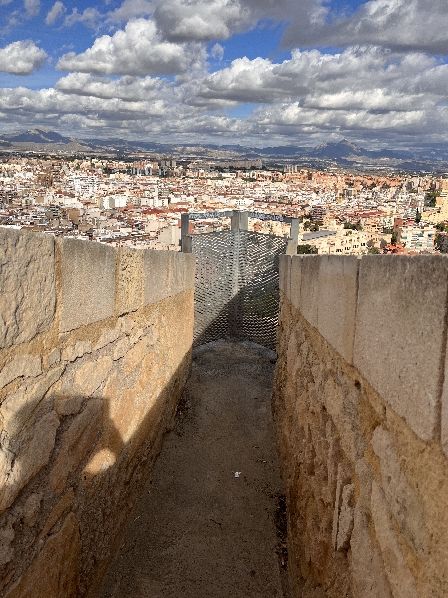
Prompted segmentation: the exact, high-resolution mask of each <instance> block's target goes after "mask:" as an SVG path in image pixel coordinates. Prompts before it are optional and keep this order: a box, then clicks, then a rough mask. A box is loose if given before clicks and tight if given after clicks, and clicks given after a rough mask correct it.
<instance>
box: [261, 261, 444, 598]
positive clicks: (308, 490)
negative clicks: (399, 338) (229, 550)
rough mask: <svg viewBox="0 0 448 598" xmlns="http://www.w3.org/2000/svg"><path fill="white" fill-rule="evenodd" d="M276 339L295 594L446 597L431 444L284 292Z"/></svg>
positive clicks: (276, 401)
mask: <svg viewBox="0 0 448 598" xmlns="http://www.w3.org/2000/svg"><path fill="white" fill-rule="evenodd" d="M304 259H306V258H304ZM278 339H279V343H278V348H277V353H278V360H277V365H276V377H275V383H274V394H273V406H274V414H275V421H276V425H277V433H278V443H279V447H280V454H281V461H282V468H283V478H284V479H285V482H286V492H287V507H288V549H289V570H290V577H291V586H292V595H293V596H300V597H301V598H314V597H315V596H325V598H329V597H331V598H341V597H351V596H353V598H391V597H392V596H393V597H394V598H396V597H397V596H398V597H403V598H404V596H409V597H411V598H412V597H413V596H419V597H420V596H425V597H426V596H428V597H429V596H431V597H432V596H434V597H436V596H437V597H439V596H448V536H447V534H446V529H447V526H448V462H447V460H446V456H445V455H444V454H443V451H442V450H441V447H440V445H439V443H437V442H425V441H423V440H422V439H421V438H419V437H418V436H417V435H416V434H415V433H414V431H413V430H412V428H411V427H410V426H409V425H408V424H407V422H406V420H405V418H404V417H400V416H399V415H398V414H397V413H396V411H395V410H393V409H391V408H389V407H388V403H387V397H384V398H383V397H381V396H380V395H379V394H378V393H377V392H376V391H375V389H373V388H372V386H371V385H370V384H368V382H367V381H366V380H365V378H364V377H363V376H362V373H361V372H359V371H358V370H357V369H355V368H354V367H353V366H352V365H350V364H349V363H347V360H346V359H344V358H343V357H342V355H340V353H339V352H337V351H336V350H335V349H334V347H332V346H331V345H330V344H329V343H328V342H326V340H325V339H324V338H323V336H322V335H321V334H320V333H319V331H318V330H316V328H314V327H313V326H311V325H310V324H309V322H308V321H307V320H306V319H305V318H304V317H303V315H302V314H301V312H300V310H298V309H296V308H295V307H294V306H293V305H292V303H291V302H289V301H288V300H287V299H286V298H283V303H282V311H281V316H280V324H279V334H278ZM377 358H378V359H379V361H380V362H381V356H380V355H378V354H377ZM410 399H412V394H411V395H410Z"/></svg>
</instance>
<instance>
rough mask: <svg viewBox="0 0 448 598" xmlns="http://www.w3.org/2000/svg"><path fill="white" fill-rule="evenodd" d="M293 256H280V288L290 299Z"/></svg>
mask: <svg viewBox="0 0 448 598" xmlns="http://www.w3.org/2000/svg"><path fill="white" fill-rule="evenodd" d="M290 277H291V256H289V255H281V256H279V286H280V290H281V291H283V292H284V294H285V296H286V297H287V298H288V299H289V297H290Z"/></svg>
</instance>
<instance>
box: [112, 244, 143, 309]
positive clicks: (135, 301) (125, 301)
mask: <svg viewBox="0 0 448 598" xmlns="http://www.w3.org/2000/svg"><path fill="white" fill-rule="evenodd" d="M143 255H144V252H143V251H141V250H136V249H131V248H128V247H121V248H120V249H119V251H118V285H117V298H116V311H117V315H120V316H121V315H123V314H126V313H129V312H132V311H136V310H137V309H139V308H140V307H142V306H143Z"/></svg>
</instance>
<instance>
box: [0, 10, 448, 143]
mask: <svg viewBox="0 0 448 598" xmlns="http://www.w3.org/2000/svg"><path fill="white" fill-rule="evenodd" d="M447 24H448V18H447V16H446V12H445V9H444V6H443V3H442V1H441V0H436V1H434V2H429V1H428V0H411V1H408V2H404V1H403V0H370V1H369V2H361V1H359V0H350V1H348V2H343V1H340V0H337V1H336V0H333V1H330V2H328V1H324V0H306V1H304V2H300V4H299V3H296V2H293V1H292V0H279V1H278V2H275V3H274V2H272V1H270V0H263V1H258V2H255V1H254V0H213V1H211V2H205V1H204V0H195V1H187V0H169V1H168V2H167V1H164V2H163V3H162V2H161V1H159V0H152V1H151V0H124V1H118V0H115V1H113V0H108V1H96V2H94V1H89V0H83V1H82V2H77V3H76V6H73V3H71V4H70V6H69V5H68V3H65V4H64V3H63V2H61V1H56V2H54V1H46V0H42V1H39V0H24V1H23V2H22V0H20V1H19V0H0V81H1V84H0V86H1V87H0V119H1V121H0V122H1V129H2V131H3V132H7V131H13V130H17V129H25V128H30V127H36V126H41V127H47V128H56V129H57V130H59V131H61V132H64V133H69V134H77V135H78V136H81V137H82V136H85V137H89V136H97V137H111V136H114V135H117V136H120V137H123V138H129V139H137V138H138V139H142V138H143V139H147V140H149V141H159V142H160V141H166V142H179V143H182V142H220V143H223V144H224V143H250V144H252V145H255V146H260V147H263V146H268V145H273V144H276V145H277V144H278V145H288V144H298V145H315V144H318V143H320V142H323V141H327V140H337V139H340V138H341V137H345V138H347V139H349V140H352V141H355V142H361V141H363V142H364V143H366V144H370V145H372V146H373V147H375V146H391V147H392V146H393V147H402V148H405V147H409V146H411V145H415V144H416V143H418V142H419V141H420V142H435V143H436V142H439V141H443V140H444V139H445V136H446V130H447V125H448V107H447V105H446V87H447V84H448V64H447V55H448V33H447V31H448V29H447V27H446V25H447Z"/></svg>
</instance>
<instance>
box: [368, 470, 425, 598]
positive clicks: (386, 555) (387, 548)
mask: <svg viewBox="0 0 448 598" xmlns="http://www.w3.org/2000/svg"><path fill="white" fill-rule="evenodd" d="M372 517H373V521H374V524H375V532H376V537H377V538H378V542H379V545H380V548H381V552H382V555H383V561H384V566H385V569H386V573H387V577H388V579H389V583H390V585H391V588H392V592H393V596H394V598H417V596H418V593H417V588H416V585H415V580H414V578H413V576H412V573H411V571H410V570H409V567H408V565H407V563H406V560H405V557H404V556H403V553H402V551H401V548H400V545H399V542H398V539H397V536H396V533H395V531H394V529H393V527H392V524H391V520H390V517H389V512H388V509H387V503H386V500H385V498H384V494H383V492H382V490H381V488H380V487H379V486H378V484H377V483H376V482H374V483H373V484H372Z"/></svg>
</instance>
